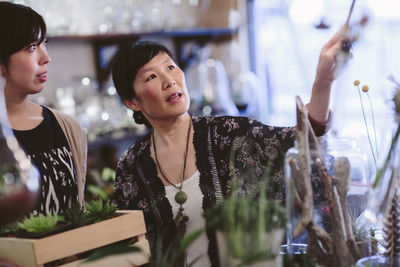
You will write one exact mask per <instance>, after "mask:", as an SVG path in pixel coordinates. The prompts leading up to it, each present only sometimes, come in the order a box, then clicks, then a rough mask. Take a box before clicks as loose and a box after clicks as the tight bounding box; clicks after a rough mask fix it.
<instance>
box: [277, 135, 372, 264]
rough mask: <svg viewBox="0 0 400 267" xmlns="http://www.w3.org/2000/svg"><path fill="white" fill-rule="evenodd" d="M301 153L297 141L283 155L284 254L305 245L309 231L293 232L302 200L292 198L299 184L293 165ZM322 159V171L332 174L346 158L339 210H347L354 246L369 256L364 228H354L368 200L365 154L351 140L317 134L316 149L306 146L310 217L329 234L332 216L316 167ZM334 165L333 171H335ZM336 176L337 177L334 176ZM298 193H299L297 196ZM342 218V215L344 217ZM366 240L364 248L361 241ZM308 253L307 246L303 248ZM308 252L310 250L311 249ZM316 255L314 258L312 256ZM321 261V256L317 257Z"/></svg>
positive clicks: (366, 234) (369, 172) (368, 241)
mask: <svg viewBox="0 0 400 267" xmlns="http://www.w3.org/2000/svg"><path fill="white" fill-rule="evenodd" d="M301 156H302V155H301V153H300V151H299V147H298V144H297V143H296V144H295V146H294V147H293V148H291V149H289V150H288V151H287V153H286V157H285V188H286V209H287V217H288V222H287V235H286V242H287V243H286V246H285V251H286V253H287V254H293V253H294V250H293V248H294V247H297V246H307V244H308V241H309V240H308V239H309V233H308V232H307V231H306V230H305V229H303V230H302V231H301V232H300V233H299V232H298V231H297V232H296V236H294V232H295V230H296V228H297V227H298V225H299V223H300V221H301V210H300V209H301V207H299V205H300V206H302V205H303V204H304V203H301V202H300V203H299V202H298V200H297V203H296V198H299V196H295V195H296V194H297V195H298V194H299V192H301V190H300V189H299V187H300V186H303V185H301V184H300V182H299V178H298V177H297V176H298V175H299V174H298V171H297V172H296V171H295V170H294V169H293V168H297V167H295V166H299V165H298V164H299V161H300V160H301V159H300V158H301ZM321 157H322V160H323V162H324V164H325V166H326V170H327V172H328V173H329V175H330V176H333V177H335V172H336V171H338V172H340V171H341V169H339V168H338V167H335V163H338V162H339V161H338V160H339V159H341V160H343V159H346V161H348V163H349V172H348V176H350V177H349V184H348V185H347V186H346V192H345V198H346V200H347V201H346V203H345V204H343V203H342V204H341V207H342V208H343V209H347V212H348V213H347V214H348V217H347V221H348V222H350V223H351V230H348V232H352V234H353V237H354V239H355V242H356V245H357V246H358V247H359V250H360V253H361V256H364V255H371V252H370V251H371V249H370V245H369V244H370V238H369V233H368V232H367V231H366V230H365V229H360V228H358V225H357V218H358V217H359V215H360V214H361V213H362V212H363V211H364V210H365V208H366V203H367V199H368V185H369V184H370V182H371V181H370V179H371V171H370V166H369V163H368V157H367V156H366V154H365V153H363V151H362V150H361V149H359V148H358V147H357V145H356V142H355V140H353V139H345V138H333V137H326V136H324V137H320V138H318V148H313V147H310V150H309V166H308V168H309V173H307V172H305V173H304V174H303V175H310V177H309V179H310V180H309V181H310V182H311V189H312V216H313V221H314V222H315V224H316V225H318V226H319V227H321V228H322V229H323V230H325V231H326V232H327V233H328V234H329V235H331V234H332V218H331V210H330V206H329V204H328V201H327V197H326V194H325V191H324V186H323V183H322V181H321V177H320V176H319V172H318V168H317V166H319V165H320V162H321V160H320V159H321ZM335 168H337V170H335ZM338 178H339V176H338ZM301 198H302V196H300V199H301ZM345 220H346V218H345ZM365 243H367V244H368V245H367V248H364V247H365V246H364V244H365ZM307 251H308V252H309V249H307ZM311 253H312V252H311ZM316 258H318V257H316ZM319 260H323V259H319Z"/></svg>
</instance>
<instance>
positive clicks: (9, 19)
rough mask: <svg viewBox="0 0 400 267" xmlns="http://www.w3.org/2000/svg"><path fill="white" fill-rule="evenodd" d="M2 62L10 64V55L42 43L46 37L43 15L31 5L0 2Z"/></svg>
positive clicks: (0, 58)
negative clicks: (33, 44) (31, 45)
mask: <svg viewBox="0 0 400 267" xmlns="http://www.w3.org/2000/svg"><path fill="white" fill-rule="evenodd" d="M0 7H1V8H0V24H2V25H7V26H4V27H0V36H3V37H4V36H6V38H5V39H3V40H2V41H1V43H0V63H1V64H5V65H6V66H7V65H8V60H9V58H10V56H11V55H12V54H14V53H16V52H18V51H20V50H22V49H23V48H24V47H26V46H28V45H30V44H32V43H38V44H40V43H42V42H43V41H44V40H45V38H46V32H47V28H46V24H45V22H44V19H43V17H42V16H41V15H39V14H38V13H37V12H36V11H34V10H33V9H31V8H30V7H27V6H23V5H19V4H12V3H9V2H0Z"/></svg>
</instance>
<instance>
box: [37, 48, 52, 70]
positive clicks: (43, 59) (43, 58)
mask: <svg viewBox="0 0 400 267" xmlns="http://www.w3.org/2000/svg"><path fill="white" fill-rule="evenodd" d="M39 47H40V48H39V50H40V64H41V65H45V64H48V63H50V61H51V58H50V56H49V54H48V53H47V48H46V44H44V43H42V44H41V45H40V46H39Z"/></svg>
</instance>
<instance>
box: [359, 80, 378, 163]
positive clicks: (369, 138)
mask: <svg viewBox="0 0 400 267" xmlns="http://www.w3.org/2000/svg"><path fill="white" fill-rule="evenodd" d="M357 88H358V95H359V96H360V102H361V109H362V114H363V118H364V124H365V129H366V130H367V136H368V141H369V146H370V148H371V152H372V157H373V159H374V164H375V168H378V167H377V164H376V158H375V152H374V148H373V147H372V142H371V136H370V134H369V131H368V123H367V119H366V118H365V111H364V105H363V101H362V97H361V90H360V87H359V86H358V85H357Z"/></svg>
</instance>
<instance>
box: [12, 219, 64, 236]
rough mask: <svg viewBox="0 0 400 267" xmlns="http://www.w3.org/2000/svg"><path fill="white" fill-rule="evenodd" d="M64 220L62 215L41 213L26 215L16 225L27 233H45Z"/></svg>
mask: <svg viewBox="0 0 400 267" xmlns="http://www.w3.org/2000/svg"><path fill="white" fill-rule="evenodd" d="M62 221H64V217H63V216H59V215H54V216H53V215H43V214H39V215H38V216H32V215H31V216H30V217H26V218H25V219H24V220H23V221H22V222H19V223H18V227H19V228H20V229H23V230H25V231H27V232H29V233H35V234H39V233H46V232H50V231H52V230H54V229H55V228H56V226H57V224H58V223H59V222H62Z"/></svg>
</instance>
